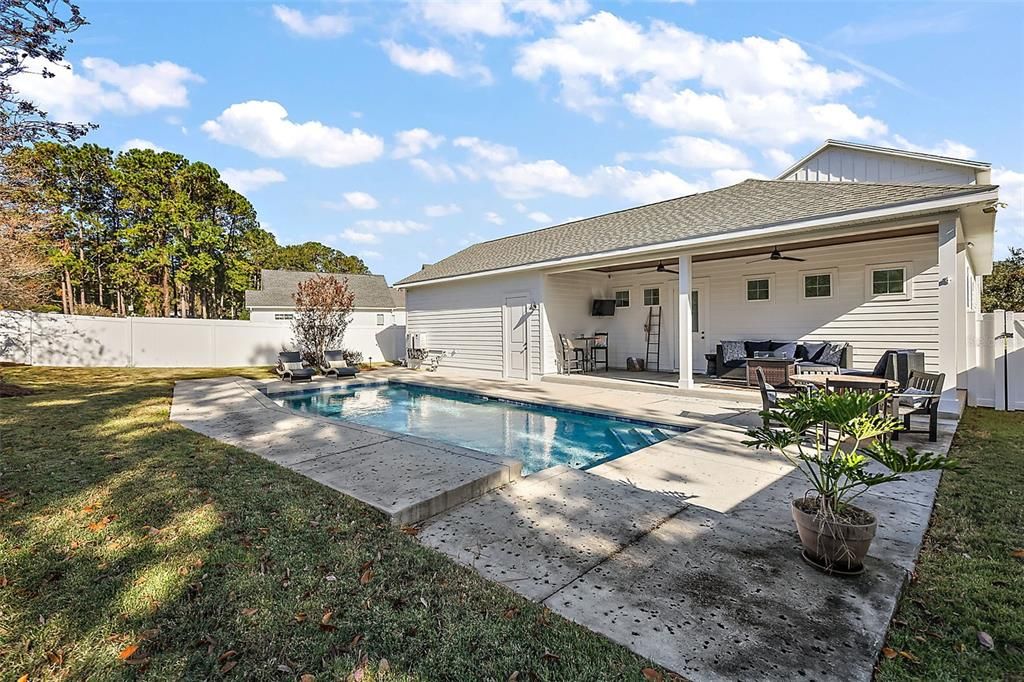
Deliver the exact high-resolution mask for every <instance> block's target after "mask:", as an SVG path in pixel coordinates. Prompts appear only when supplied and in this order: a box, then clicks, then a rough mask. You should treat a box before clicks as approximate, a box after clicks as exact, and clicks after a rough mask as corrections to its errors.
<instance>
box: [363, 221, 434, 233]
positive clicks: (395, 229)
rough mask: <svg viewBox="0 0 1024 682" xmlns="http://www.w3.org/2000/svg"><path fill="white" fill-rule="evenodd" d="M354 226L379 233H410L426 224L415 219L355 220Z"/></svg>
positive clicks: (420, 229) (423, 228)
mask: <svg viewBox="0 0 1024 682" xmlns="http://www.w3.org/2000/svg"><path fill="white" fill-rule="evenodd" d="M355 226H356V227H357V228H359V229H360V230H371V231H373V232H377V233H380V234H411V233H413V232H422V231H424V230H426V229H428V226H427V225H424V224H423V223H418V222H416V221H415V220H357V221H356V224H355Z"/></svg>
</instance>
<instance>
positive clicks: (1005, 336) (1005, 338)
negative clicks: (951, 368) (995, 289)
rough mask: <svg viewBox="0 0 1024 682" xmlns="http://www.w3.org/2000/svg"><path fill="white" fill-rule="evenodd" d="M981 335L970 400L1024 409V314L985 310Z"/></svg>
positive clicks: (980, 323) (969, 388) (982, 404)
mask: <svg viewBox="0 0 1024 682" xmlns="http://www.w3.org/2000/svg"><path fill="white" fill-rule="evenodd" d="M977 338H978V362H977V366H975V367H974V368H973V369H971V370H970V371H969V372H968V374H967V403H968V404H969V405H972V406H979V407H993V408H995V409H997V410H1024V313H1014V312H1010V311H1003V310H997V311H995V312H992V313H985V314H984V315H982V316H981V319H980V320H979V321H978V335H977Z"/></svg>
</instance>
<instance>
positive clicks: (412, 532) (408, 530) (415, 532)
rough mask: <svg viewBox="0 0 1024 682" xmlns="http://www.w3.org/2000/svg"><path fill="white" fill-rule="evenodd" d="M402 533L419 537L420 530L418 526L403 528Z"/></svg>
mask: <svg viewBox="0 0 1024 682" xmlns="http://www.w3.org/2000/svg"><path fill="white" fill-rule="evenodd" d="M402 532H403V533H405V534H406V535H418V534H419V532H420V529H419V528H417V527H416V526H402Z"/></svg>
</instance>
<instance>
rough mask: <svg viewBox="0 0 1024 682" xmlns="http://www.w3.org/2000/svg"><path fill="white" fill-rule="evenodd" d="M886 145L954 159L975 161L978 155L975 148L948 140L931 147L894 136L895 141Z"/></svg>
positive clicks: (900, 136)
mask: <svg viewBox="0 0 1024 682" xmlns="http://www.w3.org/2000/svg"><path fill="white" fill-rule="evenodd" d="M885 145H886V146H890V147H895V148H897V149H906V150H907V151H911V152H920V153H922V154H935V155H936V156H949V157H952V158H954V159H974V158H975V157H976V156H977V154H978V152H977V151H976V150H975V149H974V148H973V147H969V146H967V145H966V144H964V143H962V142H957V141H956V140H948V139H947V140H943V141H942V142H939V143H938V144H934V145H930V146H929V145H919V144H914V143H913V142H911V141H910V140H908V139H907V138H905V137H903V136H902V135H893V141H892V142H890V143H885Z"/></svg>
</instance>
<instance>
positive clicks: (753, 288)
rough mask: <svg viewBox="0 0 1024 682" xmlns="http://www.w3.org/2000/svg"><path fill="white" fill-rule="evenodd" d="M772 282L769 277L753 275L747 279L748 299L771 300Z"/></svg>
mask: <svg viewBox="0 0 1024 682" xmlns="http://www.w3.org/2000/svg"><path fill="white" fill-rule="evenodd" d="M771 298H772V283H771V278H769V277H751V278H750V279H748V280H747V300H748V301H770V300H771Z"/></svg>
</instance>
